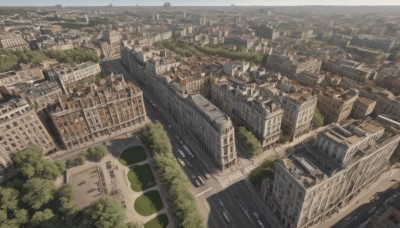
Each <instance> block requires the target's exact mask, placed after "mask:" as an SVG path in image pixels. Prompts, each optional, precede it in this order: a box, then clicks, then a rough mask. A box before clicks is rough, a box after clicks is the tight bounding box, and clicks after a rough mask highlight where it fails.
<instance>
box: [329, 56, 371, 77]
mask: <svg viewBox="0 0 400 228" xmlns="http://www.w3.org/2000/svg"><path fill="white" fill-rule="evenodd" d="M322 69H323V70H326V71H329V72H332V73H335V74H339V75H341V76H343V77H346V78H350V79H353V80H354V81H357V82H364V81H365V80H367V78H369V77H371V76H372V70H371V69H369V68H366V67H364V64H362V63H359V62H355V61H350V60H332V59H330V60H327V61H325V62H323V63H322Z"/></svg>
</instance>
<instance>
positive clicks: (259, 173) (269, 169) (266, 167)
mask: <svg viewBox="0 0 400 228" xmlns="http://www.w3.org/2000/svg"><path fill="white" fill-rule="evenodd" d="M274 172H275V161H270V160H265V161H264V162H263V163H262V164H261V165H260V166H258V167H257V168H255V169H253V170H252V171H251V173H250V175H249V180H250V182H251V183H252V184H253V185H254V186H256V187H257V188H259V187H260V186H261V182H262V180H264V179H265V178H269V179H271V180H274V177H275V174H274Z"/></svg>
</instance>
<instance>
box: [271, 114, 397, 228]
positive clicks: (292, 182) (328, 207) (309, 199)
mask: <svg viewBox="0 0 400 228" xmlns="http://www.w3.org/2000/svg"><path fill="white" fill-rule="evenodd" d="M392 122H394V121H392ZM395 124H396V125H400V123H398V122H397V123H395ZM395 132H396V131H395ZM399 141H400V135H399V134H398V133H393V132H392V131H385V127H384V125H382V124H381V123H380V122H379V121H371V120H368V121H365V122H361V121H349V122H348V123H345V124H343V125H341V126H340V125H338V124H336V123H332V125H331V126H330V127H329V128H328V129H327V130H324V131H322V132H319V133H318V134H317V136H316V138H315V141H314V144H313V145H311V144H310V145H307V144H306V146H304V147H303V148H299V149H297V150H295V151H294V152H293V153H292V154H291V155H289V156H287V157H285V158H283V159H281V160H279V161H278V162H277V163H276V166H275V177H274V183H273V190H272V194H271V196H270V197H269V203H270V204H271V206H272V208H273V211H274V212H275V214H276V215H277V216H278V218H279V219H280V221H281V223H282V225H283V226H285V227H302V228H303V227H311V226H315V225H317V224H318V226H319V227H320V226H323V225H322V224H323V220H324V218H326V217H329V216H331V215H333V214H334V213H336V212H337V211H338V209H339V208H341V207H343V206H344V205H345V204H346V203H347V202H348V201H349V200H351V199H352V198H354V197H355V196H356V195H357V194H358V193H359V192H360V191H362V190H363V189H365V188H366V187H368V186H369V185H370V184H371V183H374V181H376V180H377V178H378V177H379V175H380V174H381V173H382V172H383V171H384V170H385V169H386V167H387V166H388V165H389V159H390V157H391V155H392V153H393V151H394V150H395V148H396V147H397V145H398V143H399Z"/></svg>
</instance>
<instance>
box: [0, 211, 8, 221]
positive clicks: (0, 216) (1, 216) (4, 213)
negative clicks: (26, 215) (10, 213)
mask: <svg viewBox="0 0 400 228" xmlns="http://www.w3.org/2000/svg"><path fill="white" fill-rule="evenodd" d="M6 220H7V211H6V210H0V223H3V222H4V221H6Z"/></svg>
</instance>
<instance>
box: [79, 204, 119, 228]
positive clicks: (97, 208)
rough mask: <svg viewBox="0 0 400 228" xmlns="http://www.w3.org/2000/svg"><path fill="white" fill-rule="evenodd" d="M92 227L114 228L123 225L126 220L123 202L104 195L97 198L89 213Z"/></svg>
mask: <svg viewBox="0 0 400 228" xmlns="http://www.w3.org/2000/svg"><path fill="white" fill-rule="evenodd" d="M87 216H88V219H89V220H88V221H86V222H87V223H86V224H88V225H89V226H90V227H96V228H114V227H121V226H123V225H125V224H124V220H125V210H124V208H123V207H122V206H121V204H120V203H119V202H118V201H117V200H115V199H113V198H111V197H109V196H103V197H101V198H100V199H98V200H96V201H95V202H94V203H93V204H92V205H91V208H90V210H89V212H88V214H87Z"/></svg>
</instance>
